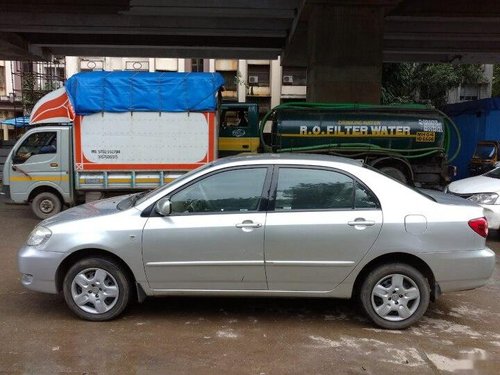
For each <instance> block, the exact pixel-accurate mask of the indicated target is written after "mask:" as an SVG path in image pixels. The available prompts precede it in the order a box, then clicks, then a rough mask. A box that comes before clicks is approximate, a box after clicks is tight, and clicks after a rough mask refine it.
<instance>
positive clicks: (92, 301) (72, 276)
mask: <svg viewBox="0 0 500 375" xmlns="http://www.w3.org/2000/svg"><path fill="white" fill-rule="evenodd" d="M130 285H131V284H130V280H129V279H128V278H127V275H126V273H125V272H124V270H123V269H122V268H121V267H120V266H119V265H118V264H117V263H116V262H114V261H112V260H109V259H105V258H97V257H96V258H86V259H82V260H80V261H78V262H76V263H75V264H74V265H73V266H72V267H71V268H70V269H69V270H68V272H67V273H66V275H65V277H64V281H63V294H64V299H65V301H66V304H67V305H68V307H69V308H70V309H71V311H73V312H74V313H75V314H76V315H77V316H78V317H80V318H82V319H85V320H90V321H105V320H111V319H114V318H116V317H117V316H119V315H120V314H121V313H122V312H123V310H124V309H125V308H126V307H127V305H128V302H129V300H130V290H131V288H130Z"/></svg>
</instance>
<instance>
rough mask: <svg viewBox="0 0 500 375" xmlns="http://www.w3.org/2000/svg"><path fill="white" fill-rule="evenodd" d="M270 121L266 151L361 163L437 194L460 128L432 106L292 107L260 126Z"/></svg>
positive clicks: (278, 110)
mask: <svg viewBox="0 0 500 375" xmlns="http://www.w3.org/2000/svg"><path fill="white" fill-rule="evenodd" d="M269 121H271V124H272V125H271V128H270V132H267V133H266V132H265V131H264V126H261V129H262V133H261V134H262V137H261V138H262V150H263V151H266V152H305V153H321V154H331V155H339V156H345V157H349V158H355V159H363V160H364V162H365V163H366V164H368V165H370V166H372V167H374V168H377V169H379V170H381V171H382V172H384V173H386V174H388V175H390V176H392V177H394V178H396V179H398V180H400V181H402V182H404V183H408V184H412V185H416V186H420V187H425V188H434V189H440V188H442V187H444V186H445V185H446V184H447V183H448V182H449V181H450V177H451V176H452V175H453V172H454V169H453V168H452V167H449V164H448V163H449V161H448V160H447V157H446V154H447V152H448V148H449V140H450V132H451V131H456V127H455V125H454V124H453V122H452V121H451V120H450V119H449V118H448V117H447V116H446V115H445V114H443V113H442V112H440V111H438V110H436V109H434V108H432V107H429V106H425V105H416V104H411V105H389V106H379V105H359V104H328V103H288V104H283V105H280V106H278V107H275V108H274V109H273V110H272V111H271V112H269V113H268V114H267V115H266V116H265V118H264V119H263V121H262V124H265V123H266V122H269ZM268 130H269V129H268ZM455 154H456V152H455Z"/></svg>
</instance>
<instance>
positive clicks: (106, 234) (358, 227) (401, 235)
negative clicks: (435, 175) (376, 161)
mask: <svg viewBox="0 0 500 375" xmlns="http://www.w3.org/2000/svg"><path fill="white" fill-rule="evenodd" d="M487 230H488V226H487V221H486V219H485V218H484V217H483V209H482V208H481V207H479V206H477V205H475V204H473V203H470V202H468V201H466V200H464V199H461V198H458V197H453V196H451V197H450V196H448V195H444V194H440V193H438V194H433V196H430V195H426V194H423V193H420V192H418V191H416V190H413V189H411V188H408V187H406V186H404V185H402V184H400V183H399V182H397V181H395V180H393V179H391V178H388V177H386V176H384V175H382V174H380V173H379V172H377V171H375V170H372V169H370V168H368V167H366V166H363V165H362V163H361V162H357V161H354V160H349V159H343V158H334V157H328V156H312V155H300V154H295V155H256V156H246V157H235V158H227V159H221V160H219V161H216V162H214V163H211V164H209V165H206V166H204V167H202V168H200V169H197V170H195V171H192V172H190V173H187V174H186V175H184V176H182V177H181V178H179V179H177V180H175V181H173V182H172V183H170V184H168V185H166V186H163V187H161V188H158V189H156V190H153V191H151V192H148V193H139V194H135V195H128V196H123V197H119V198H112V199H107V200H102V201H97V202H93V203H89V204H85V205H82V206H79V207H75V208H72V209H69V210H67V211H64V212H62V213H60V214H59V215H57V216H54V217H52V218H50V219H47V220H45V221H43V222H41V223H40V225H38V226H37V227H36V228H35V229H34V230H33V232H32V233H31V235H30V236H29V238H28V240H27V243H26V245H25V246H24V247H23V248H21V249H20V251H19V254H18V262H19V270H20V272H21V274H22V283H23V285H24V286H25V287H27V288H29V289H32V290H37V291H41V292H47V293H60V292H62V294H63V295H64V298H65V300H66V302H67V305H68V306H69V308H70V309H71V310H72V311H73V312H74V313H75V314H76V315H77V316H79V317H81V318H83V319H87V320H93V321H99V320H108V319H112V318H115V317H116V316H118V315H119V314H120V313H122V312H123V310H124V309H125V307H126V306H127V304H128V303H129V301H130V300H132V299H138V300H139V301H142V300H143V299H144V298H145V297H146V296H166V295H213V296H271V297H275V296H299V297H300V296H304V297H335V298H351V297H356V298H358V299H359V300H360V302H361V305H362V307H363V309H364V311H365V312H366V314H367V315H368V316H369V317H370V318H371V319H372V320H373V322H374V323H375V324H377V325H379V326H381V327H384V328H389V329H400V328H405V327H408V326H409V325H411V324H412V323H414V322H416V321H417V320H418V319H419V318H420V317H421V316H422V315H423V314H424V313H425V311H426V310H427V307H428V305H429V301H430V300H433V299H435V298H437V297H438V296H439V295H440V294H441V292H448V291H456V290H464V289H473V288H477V287H480V286H482V285H484V284H485V283H486V282H487V280H488V279H489V277H490V276H491V274H492V272H493V269H494V265H495V255H494V253H493V252H492V251H491V250H490V249H488V248H487V247H486V246H485V237H486V235H487Z"/></svg>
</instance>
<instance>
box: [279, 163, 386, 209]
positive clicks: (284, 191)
mask: <svg viewBox="0 0 500 375" xmlns="http://www.w3.org/2000/svg"><path fill="white" fill-rule="evenodd" d="M274 207H275V210H276V211H290V210H324V209H349V210H350V209H356V208H357V209H367V208H368V209H370V208H378V207H379V203H378V199H377V198H376V197H375V195H374V194H373V193H372V192H371V191H370V190H369V189H368V188H367V187H365V186H364V185H362V184H361V183H359V182H358V181H355V180H354V179H353V178H351V177H350V176H347V175H345V174H343V173H339V172H336V171H329V170H323V169H307V168H280V169H279V174H278V184H277V189H276V199H275V205H274Z"/></svg>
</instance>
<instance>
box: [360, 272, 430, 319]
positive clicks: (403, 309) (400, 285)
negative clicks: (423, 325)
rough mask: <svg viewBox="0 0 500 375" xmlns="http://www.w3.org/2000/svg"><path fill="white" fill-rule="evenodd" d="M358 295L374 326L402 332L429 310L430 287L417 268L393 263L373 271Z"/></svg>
mask: <svg viewBox="0 0 500 375" xmlns="http://www.w3.org/2000/svg"><path fill="white" fill-rule="evenodd" d="M359 296H360V299H361V305H362V306H363V309H364V311H365V312H366V314H367V315H368V316H369V317H370V319H371V320H372V321H373V322H374V323H375V324H377V325H378V326H380V327H382V328H387V329H403V328H407V327H409V326H410V325H412V324H413V323H415V322H416V321H417V320H419V319H420V318H421V317H422V316H423V315H424V313H425V312H426V311H427V307H428V306H429V301H430V287H429V283H428V281H427V279H426V278H425V277H424V275H422V273H421V272H420V271H418V270H417V269H416V268H414V267H412V266H409V265H407V264H402V263H392V264H386V265H383V266H380V267H377V268H375V269H374V270H372V271H371V272H370V273H369V274H368V276H367V277H366V278H365V280H364V282H363V284H362V286H361V291H360V293H359Z"/></svg>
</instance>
